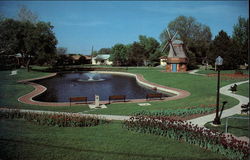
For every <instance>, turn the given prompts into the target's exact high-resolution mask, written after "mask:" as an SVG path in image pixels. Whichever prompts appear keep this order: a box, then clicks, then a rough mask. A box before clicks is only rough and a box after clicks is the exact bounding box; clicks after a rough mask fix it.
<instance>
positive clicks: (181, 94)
mask: <svg viewBox="0 0 250 160" xmlns="http://www.w3.org/2000/svg"><path fill="white" fill-rule="evenodd" d="M98 73H104V74H119V75H127V76H133V77H135V78H136V80H137V82H138V83H140V84H142V85H144V86H147V87H150V88H155V87H156V88H157V90H160V91H163V92H169V93H173V94H175V96H172V97H165V98H164V99H163V100H154V101H169V100H176V99H181V98H185V97H187V96H189V95H190V93H189V92H187V91H185V90H181V89H177V88H171V87H167V86H162V85H159V84H155V83H151V82H148V81H147V80H145V79H144V78H143V76H142V75H140V74H132V73H125V72H109V71H98ZM55 75H56V73H53V74H50V75H48V76H44V77H39V78H34V79H26V80H21V81H18V83H24V84H28V85H31V86H32V87H34V88H35V90H33V91H32V92H30V93H28V94H26V95H24V96H21V97H19V98H18V101H20V102H22V103H25V104H32V105H38V106H69V105H70V103H69V102H62V103H58V102H40V101H35V100H33V99H32V98H33V97H35V96H37V95H39V94H41V93H43V92H45V91H46V90H47V88H46V87H44V86H42V85H40V84H37V83H34V82H30V81H33V80H39V79H44V78H48V77H52V76H55ZM139 102H148V100H146V99H131V100H128V101H127V102H125V103H139ZM89 103H90V104H91V103H93V102H92V101H89ZM108 103H109V102H108V101H100V104H108ZM119 103H121V102H119ZM123 103H124V102H123ZM71 104H72V105H81V104H77V103H71Z"/></svg>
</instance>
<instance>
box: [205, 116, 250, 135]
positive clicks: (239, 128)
mask: <svg viewBox="0 0 250 160" xmlns="http://www.w3.org/2000/svg"><path fill="white" fill-rule="evenodd" d="M233 117H244V118H250V117H249V115H233ZM249 122H250V121H249V119H232V118H230V119H228V133H232V134H234V135H236V136H246V137H249V138H250V135H249V131H250V129H249ZM205 127H207V128H210V129H216V130H218V131H220V132H223V133H225V127H226V118H223V119H221V125H220V126H218V127H214V126H212V125H211V124H210V123H207V124H206V125H205Z"/></svg>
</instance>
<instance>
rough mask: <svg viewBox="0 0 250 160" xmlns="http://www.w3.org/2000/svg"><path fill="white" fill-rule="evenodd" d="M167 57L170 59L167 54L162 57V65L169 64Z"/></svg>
mask: <svg viewBox="0 0 250 160" xmlns="http://www.w3.org/2000/svg"><path fill="white" fill-rule="evenodd" d="M167 59H168V57H167V56H161V57H160V65H161V66H166V65H167Z"/></svg>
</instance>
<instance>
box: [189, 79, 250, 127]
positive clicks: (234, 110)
mask: <svg viewBox="0 0 250 160" xmlns="http://www.w3.org/2000/svg"><path fill="white" fill-rule="evenodd" d="M243 83H249V80H247V81H242V82H238V83H233V84H229V85H227V86H224V87H222V88H220V93H221V94H224V95H227V96H230V97H233V98H236V99H237V100H239V104H237V105H236V106H234V107H232V108H230V109H227V110H224V111H223V113H222V115H221V118H225V117H228V116H232V115H234V114H240V112H241V105H242V104H247V103H248V102H249V98H248V97H245V96H241V95H237V94H234V93H232V92H231V91H230V90H229V89H230V87H231V86H232V85H234V84H237V85H240V84H243ZM214 118H215V113H213V114H209V115H206V116H203V117H198V118H195V119H191V120H189V122H191V123H193V124H197V125H198V126H200V127H204V125H205V124H206V123H207V122H211V121H213V120H214Z"/></svg>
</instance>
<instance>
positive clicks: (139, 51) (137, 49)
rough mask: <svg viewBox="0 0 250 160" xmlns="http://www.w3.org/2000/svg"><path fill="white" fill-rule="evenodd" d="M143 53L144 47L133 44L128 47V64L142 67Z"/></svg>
mask: <svg viewBox="0 0 250 160" xmlns="http://www.w3.org/2000/svg"><path fill="white" fill-rule="evenodd" d="M143 53H145V50H144V47H143V46H142V45H141V44H140V43H138V42H134V43H133V44H132V45H129V46H128V63H129V64H130V65H136V66H139V65H142V64H143V58H144V56H143Z"/></svg>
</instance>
